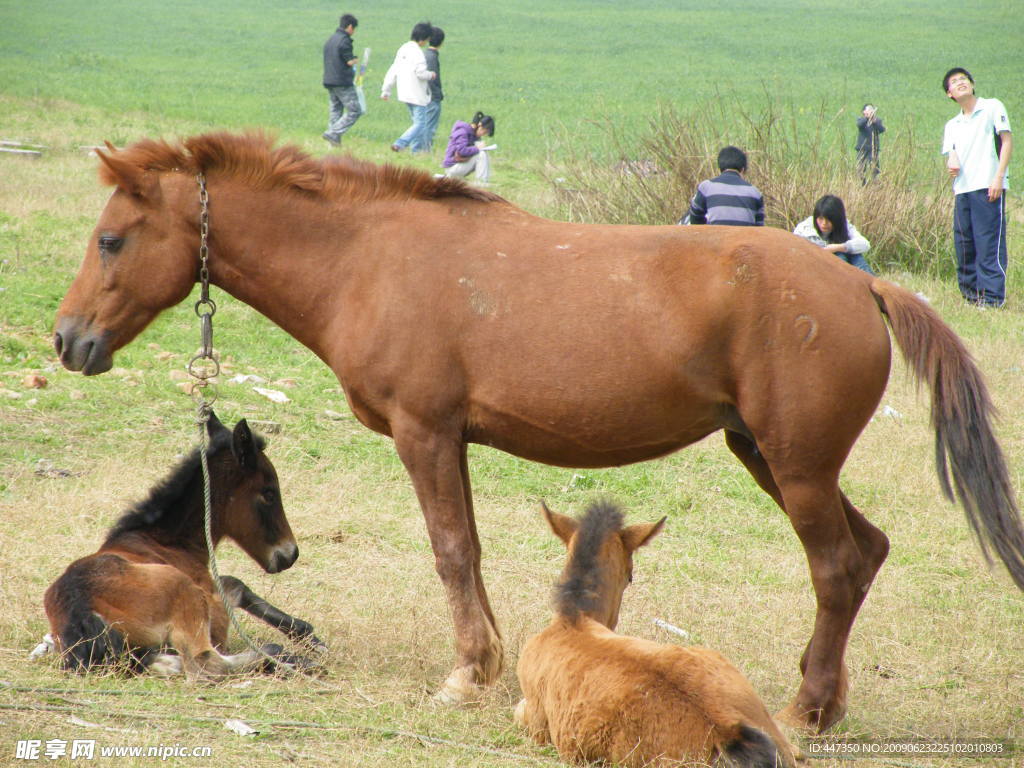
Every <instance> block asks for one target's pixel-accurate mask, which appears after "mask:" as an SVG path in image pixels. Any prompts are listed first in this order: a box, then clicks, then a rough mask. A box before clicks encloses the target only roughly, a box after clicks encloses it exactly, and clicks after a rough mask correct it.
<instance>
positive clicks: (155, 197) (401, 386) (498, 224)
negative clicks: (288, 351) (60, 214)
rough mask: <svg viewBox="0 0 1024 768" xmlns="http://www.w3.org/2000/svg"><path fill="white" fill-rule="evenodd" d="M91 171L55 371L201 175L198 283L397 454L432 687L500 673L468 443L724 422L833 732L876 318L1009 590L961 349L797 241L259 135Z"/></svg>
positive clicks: (814, 711) (167, 254)
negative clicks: (773, 527) (438, 670)
mask: <svg viewBox="0 0 1024 768" xmlns="http://www.w3.org/2000/svg"><path fill="white" fill-rule="evenodd" d="M101 159H102V165H101V167H100V170H101V178H102V179H103V180H104V181H105V182H106V183H108V184H112V185H114V186H115V187H116V188H115V190H114V193H113V195H112V196H111V197H110V199H109V201H108V202H107V204H106V208H105V209H104V211H103V213H102V215H101V217H100V219H99V222H98V224H97V226H96V229H95V232H94V235H93V236H92V238H91V239H90V241H89V243H88V246H87V249H86V252H85V260H84V262H83V264H82V267H81V269H80V271H79V274H78V276H77V277H76V279H75V282H74V284H73V285H72V286H71V288H70V289H69V291H68V293H67V295H66V296H65V298H64V301H63V302H62V304H61V306H60V309H59V311H58V315H57V321H56V334H55V345H56V349H57V353H58V354H59V355H60V359H61V362H62V363H63V364H64V365H65V366H66V367H67V368H69V369H71V370H76V371H83V372H84V373H86V374H97V373H102V372H103V371H106V370H108V369H109V368H110V367H111V365H112V356H113V353H114V351H115V350H117V349H118V348H120V347H122V346H124V345H125V344H127V343H128V342H130V341H131V340H132V339H133V338H134V337H135V336H136V335H137V334H138V333H139V332H140V331H141V330H142V329H143V328H144V327H146V325H147V324H148V323H149V322H150V321H152V320H153V318H154V317H155V316H156V315H157V313H159V312H160V311H161V310H162V309H164V308H166V307H169V306H171V305H173V304H175V303H177V302H180V301H182V300H183V299H184V298H185V297H186V296H188V294H189V292H190V291H191V289H192V287H193V286H194V284H195V282H196V280H197V274H198V268H197V265H198V261H199V259H198V248H199V240H200V229H199V220H200V214H201V206H200V192H199V186H198V184H197V174H199V173H202V174H204V177H205V179H206V182H207V184H208V190H209V200H210V203H209V211H210V235H209V244H210V262H209V270H210V276H211V280H212V281H213V283H214V284H216V285H218V286H220V287H221V288H223V289H224V290H225V291H227V292H228V293H230V294H232V295H233V296H235V297H236V298H238V299H240V300H241V301H244V302H246V303H247V304H249V305H251V306H253V307H255V308H256V309H257V310H259V311H260V312H262V313H263V314H264V315H266V316H267V317H269V318H270V319H271V320H273V321H274V322H275V323H277V324H278V325H279V326H281V327H282V328H283V329H284V330H286V331H287V332H288V333H290V334H291V335H292V336H294V337H295V338H296V339H298V340H299V341H300V342H302V343H303V344H305V345H306V346H307V347H309V348H310V349H311V350H313V351H314V352H315V353H316V354H317V355H318V356H319V357H320V358H321V359H322V360H323V361H324V362H325V363H327V365H329V366H330V367H331V369H332V370H333V371H334V373H335V374H336V375H337V377H338V379H339V381H340V382H341V384H342V387H343V389H344V391H345V395H346V397H347V399H348V402H349V405H350V406H351V408H352V411H353V413H354V414H355V415H356V417H357V418H358V419H359V420H360V421H361V422H362V423H363V424H365V425H366V426H368V427H370V428H371V429H374V430H376V431H378V432H381V433H383V434H385V435H389V436H391V437H392V439H393V440H394V442H395V447H396V449H397V451H398V455H399V457H400V458H401V460H402V462H403V463H404V464H405V467H406V469H407V470H408V473H409V476H410V478H411V479H412V482H413V485H414V487H415V489H416V494H417V496H418V498H419V502H420V506H421V507H422V509H423V514H424V517H425V519H426V525H427V530H428V533H429V536H430V542H431V546H432V547H433V550H434V555H435V559H436V568H437V572H438V574H439V575H440V577H441V580H442V582H443V583H444V586H445V589H446V591H447V597H448V603H449V607H450V609H451V613H452V618H453V622H454V625H455V645H456V653H457V661H456V666H455V669H454V670H453V671H452V673H451V674H450V675H449V677H448V679H447V680H446V681H445V684H444V687H443V688H442V691H441V696H442V697H447V698H451V699H455V700H458V699H461V698H463V697H466V696H469V695H472V694H473V693H474V691H475V690H476V687H477V686H478V685H480V684H487V683H490V682H492V681H493V680H494V679H495V677H496V676H497V675H498V673H499V670H500V669H501V665H502V645H501V639H500V636H499V634H498V629H497V625H496V623H495V620H494V615H493V613H492V612H491V607H490V605H489V604H488V600H487V594H486V592H485V590H484V582H483V578H482V575H481V570H480V541H479V538H478V536H477V530H476V523H475V521H474V516H473V500H472V494H471V491H470V480H469V467H468V463H467V459H466V446H467V444H468V443H482V444H485V445H490V446H493V447H495V448H498V449H500V450H503V451H507V452H509V453H513V454H515V455H517V456H521V457H524V458H527V459H532V460H534V461H540V462H544V463H547V464H555V465H561V466H568V467H608V466H616V465H621V464H627V463H630V462H636V461H643V460H645V459H652V458H656V457H658V456H663V455H665V454H667V453H671V452H672V451H675V450H677V449H678V448H681V447H683V446H686V445H689V444H690V443H693V442H696V441H697V440H700V439H701V438H703V437H706V436H707V435H709V434H711V433H712V432H715V431H718V430H724V431H725V439H726V443H727V444H728V446H729V448H730V449H731V450H732V451H733V453H734V454H736V456H737V457H738V458H739V459H740V461H741V462H742V463H743V464H744V466H745V467H746V468H747V470H748V471H749V472H750V473H751V474H752V475H753V477H754V479H755V480H756V481H757V483H758V484H759V485H760V486H761V487H762V488H763V489H764V490H765V491H766V492H767V493H768V494H770V495H771V497H772V498H773V499H774V500H775V502H776V503H777V504H778V505H779V506H780V507H781V508H782V509H783V510H784V511H785V513H786V514H787V515H788V517H789V519H790V521H791V522H792V525H793V527H794V529H795V530H796V533H797V536H799V538H800V541H801V543H802V544H803V546H804V549H805V551H806V553H807V559H808V563H809V566H810V571H811V580H812V583H813V585H814V590H815V594H816V596H817V618H816V620H815V624H814V633H813V635H812V637H811V640H810V642H809V643H808V644H807V648H806V650H805V651H804V653H803V656H802V658H801V661H800V670H801V672H802V675H803V680H802V682H801V685H800V688H799V690H798V691H797V693H796V697H795V698H794V700H793V701H792V702H791V704H789V706H788V707H787V709H786V710H785V712H784V717H785V719H787V720H788V721H790V722H794V723H799V724H802V725H804V726H809V727H815V728H825V727H827V726H829V725H831V724H832V723H834V722H836V721H837V720H839V719H840V718H841V717H842V716H843V713H844V711H845V708H846V686H847V683H846V672H845V665H844V663H843V655H844V653H845V649H846V643H847V638H848V637H849V633H850V627H851V625H852V624H853V621H854V618H855V616H856V614H857V611H858V609H859V608H860V605H861V602H862V601H863V599H864V596H865V594H866V593H867V591H868V588H869V586H870V585H871V582H872V580H873V579H874V577H875V574H876V572H877V571H878V569H879V567H880V566H881V564H882V561H883V560H885V557H886V554H887V552H888V539H887V538H886V536H885V535H884V534H883V533H882V532H881V531H879V530H878V529H877V528H876V527H875V526H873V525H872V524H871V523H869V522H868V521H867V519H866V518H865V517H864V516H863V515H862V514H861V513H860V512H859V511H858V510H857V509H856V508H855V507H854V506H853V504H851V503H850V501H849V500H848V499H847V498H846V496H845V495H843V493H842V492H841V491H840V489H839V484H838V481H839V472H840V469H841V468H842V466H843V462H844V461H845V460H846V457H847V454H848V453H849V451H850V448H851V446H852V445H853V443H854V441H855V440H856V438H857V436H858V435H859V434H860V432H861V430H862V429H863V428H864V426H865V425H866V424H867V423H868V420H869V419H870V418H871V415H872V413H873V412H874V410H875V408H876V406H877V405H878V402H879V400H880V399H881V396H882V392H883V391H884V389H885V385H886V381H887V379H888V376H889V366H890V343H889V334H888V332H887V330H886V323H885V318H886V317H888V319H889V323H890V325H891V327H892V331H893V335H894V336H895V338H896V341H897V343H898V344H899V346H900V348H901V349H902V350H903V352H904V355H905V356H906V357H907V359H908V360H909V361H910V365H911V369H912V370H913V371H914V373H915V374H916V375H917V377H918V378H919V380H921V381H923V382H926V383H927V385H928V386H929V388H930V389H931V393H932V419H933V422H934V425H935V430H936V449H937V450H936V453H937V462H936V463H937V468H938V471H939V475H940V478H941V479H942V485H943V488H944V489H945V491H946V492H947V494H948V495H950V496H952V494H953V488H955V490H956V494H957V496H958V497H959V499H960V501H961V502H962V504H963V506H964V509H965V510H966V513H967V517H968V519H969V521H970V523H971V526H972V527H973V529H974V530H975V531H976V532H977V533H978V535H979V537H980V540H981V542H982V545H983V547H984V548H985V549H986V551H988V549H989V548H994V549H995V550H996V552H997V553H998V555H999V557H1000V558H1001V559H1002V560H1003V561H1004V562H1005V563H1006V565H1007V566H1008V568H1009V570H1010V573H1011V574H1012V576H1013V578H1014V580H1015V581H1016V582H1017V583H1018V585H1021V586H1024V533H1022V528H1021V523H1020V516H1019V513H1018V511H1017V506H1016V501H1015V499H1014V494H1013V490H1012V488H1011V486H1010V482H1009V479H1008V474H1007V470H1006V466H1005V463H1004V460H1003V456H1002V453H1001V450H1000V448H999V446H998V444H997V443H996V440H995V438H994V436H993V433H992V429H991V423H990V421H991V405H990V402H989V396H988V394H987V391H986V387H985V385H984V382H983V380H982V377H981V374H980V372H979V371H978V369H977V367H976V366H975V364H974V363H973V361H972V360H971V358H970V355H969V354H968V353H967V351H966V350H965V349H964V346H963V344H962V343H961V342H960V340H959V339H958V338H957V336H956V335H955V334H954V333H953V332H952V331H951V330H950V329H949V327H948V326H946V325H945V324H944V323H943V322H942V321H941V320H940V318H939V317H938V315H937V314H936V313H935V312H934V311H933V310H932V309H931V308H930V307H928V306H927V305H926V304H925V303H923V302H921V301H920V300H919V299H917V298H916V297H915V296H914V295H913V294H911V293H910V292H908V291H906V290H904V289H902V288H900V287H898V286H896V285H893V284H892V283H889V282H886V281H885V280H881V279H877V278H873V277H872V276H870V275H868V274H867V273H865V272H862V271H860V270H858V269H855V268H852V267H849V266H848V265H846V264H843V263H842V262H841V261H840V260H839V259H836V258H834V257H832V256H831V255H830V254H827V253H824V252H822V250H821V249H820V248H816V247H814V246H813V245H811V244H810V243H808V242H807V241H805V240H802V239H801V238H798V237H794V236H792V235H790V234H789V233H786V232H782V231H779V230H774V229H768V228H761V227H750V228H743V227H673V226H666V227H644V226H599V225H591V226H585V225H580V224H564V223H558V222H553V221H547V220H544V219H540V218H537V217H535V216H531V215H530V214H528V213H526V212H525V211H523V210H521V209H519V208H516V207H515V206H513V205H511V204H509V203H507V202H505V201H504V200H502V199H500V198H498V197H496V196H495V195H493V194H490V193H488V192H485V191H478V190H474V189H471V188H469V187H467V186H465V185H464V184H463V183H462V182H460V181H458V180H453V179H440V180H435V179H432V178H430V177H429V176H428V175H427V174H425V173H421V172H418V171H415V170H411V169H398V168H395V167H393V166H375V165H371V164H368V163H363V162H360V161H357V160H355V159H352V158H343V157H342V158H331V159H327V160H316V159H313V158H310V157H308V156H306V155H305V154H303V153H302V152H301V151H299V150H298V149H297V148H295V147H287V146H286V147H281V148H276V149H275V148H274V147H273V146H272V144H271V142H269V141H268V140H267V139H265V138H263V137H259V136H243V137H239V136H233V135H228V134H212V135H204V136H198V137H194V138H191V139H188V140H186V141H185V142H184V144H183V145H181V146H172V145H168V144H166V143H164V142H157V141H151V140H145V141H141V142H139V143H137V144H135V145H133V146H131V147H128V148H127V149H124V150H122V151H113V150H111V151H110V152H108V153H105V154H102V155H101ZM947 465H948V468H947ZM949 474H952V484H951V483H950V480H949Z"/></svg>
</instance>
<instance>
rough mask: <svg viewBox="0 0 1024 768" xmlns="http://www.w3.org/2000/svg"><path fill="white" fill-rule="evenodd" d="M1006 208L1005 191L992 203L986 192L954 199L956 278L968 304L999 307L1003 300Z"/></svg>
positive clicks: (957, 196) (1004, 291) (979, 190)
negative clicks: (973, 302)
mask: <svg viewBox="0 0 1024 768" xmlns="http://www.w3.org/2000/svg"><path fill="white" fill-rule="evenodd" d="M1005 204H1006V192H1005V191H1004V192H1003V194H1002V195H1000V196H999V199H998V200H996V201H995V202H989V199H988V190H987V189H976V190H974V191H972V192H964V193H963V194H960V195H956V197H955V198H954V206H953V244H954V246H955V247H956V261H957V269H956V276H957V281H958V282H959V283H960V293H962V294H963V296H964V298H965V299H967V300H968V301H975V302H979V303H983V304H988V305H995V306H1001V305H1002V303H1003V301H1004V300H1005V299H1006V263H1007V256H1006V208H1005Z"/></svg>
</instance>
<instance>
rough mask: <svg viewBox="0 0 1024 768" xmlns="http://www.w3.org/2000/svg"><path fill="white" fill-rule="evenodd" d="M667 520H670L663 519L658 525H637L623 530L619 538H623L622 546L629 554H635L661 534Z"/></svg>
mask: <svg viewBox="0 0 1024 768" xmlns="http://www.w3.org/2000/svg"><path fill="white" fill-rule="evenodd" d="M666 519H668V518H667V517H663V518H661V520H659V521H658V522H656V523H637V524H636V525H631V526H629V527H628V528H623V529H622V533H620V534H619V536H621V537H622V545H623V546H624V547H625V548H626V549H627V550H628V551H629V552H635V551H636V550H638V549H640V547H642V546H643V545H644V544H646V543H647V542H649V541H650V540H651V539H653V538H654V537H655V536H657V535H658V534H659V533H661V529H662V528H663V527H664V526H665V520H666Z"/></svg>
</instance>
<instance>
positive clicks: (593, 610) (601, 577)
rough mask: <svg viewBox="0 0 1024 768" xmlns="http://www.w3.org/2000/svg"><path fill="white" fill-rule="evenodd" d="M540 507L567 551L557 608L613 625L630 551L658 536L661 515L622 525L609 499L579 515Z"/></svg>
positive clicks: (630, 574)
mask: <svg viewBox="0 0 1024 768" xmlns="http://www.w3.org/2000/svg"><path fill="white" fill-rule="evenodd" d="M541 509H542V511H543V513H544V518H545V519H546V520H547V521H548V525H550V526H551V530H552V531H554V532H555V535H556V536H558V538H560V539H561V540H562V541H563V542H564V543H565V546H566V549H568V550H569V559H568V561H567V562H566V564H565V569H564V570H563V571H562V578H561V580H560V581H559V584H558V590H557V603H558V611H559V613H560V614H561V615H563V616H565V617H567V618H572V617H574V616H577V615H579V614H581V613H582V614H586V615H587V616H589V617H590V618H592V619H594V620H595V621H599V622H600V623H602V624H604V625H605V626H606V627H608V628H609V629H615V625H616V624H617V623H618V621H619V606H620V605H621V604H622V593H623V592H624V591H625V590H626V587H627V586H629V583H630V582H631V581H632V580H633V553H634V552H635V551H636V550H637V549H639V548H640V547H642V546H643V545H644V544H646V543H647V542H648V541H650V540H651V539H653V538H654V537H655V536H657V535H658V533H659V532H660V531H661V529H662V526H664V524H665V518H664V517H663V518H661V520H659V521H658V522H656V523H638V524H637V525H631V526H629V527H628V528H623V527H622V513H621V512H620V511H619V510H618V509H617V508H616V507H614V506H613V505H611V504H605V503H597V504H592V505H591V506H590V507H589V508H588V509H587V511H586V512H585V513H584V515H583V517H582V518H580V519H579V520H575V519H573V518H571V517H566V516H565V515H560V514H558V513H557V512H552V511H551V510H550V509H548V508H547V505H545V504H543V503H542V504H541Z"/></svg>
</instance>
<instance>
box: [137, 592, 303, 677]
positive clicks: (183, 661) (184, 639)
mask: <svg viewBox="0 0 1024 768" xmlns="http://www.w3.org/2000/svg"><path fill="white" fill-rule="evenodd" d="M183 578H184V577H183ZM239 583H241V582H239ZM214 597H216V596H213V595H210V594H208V593H207V592H205V591H204V590H203V589H200V588H199V587H198V586H196V585H195V584H194V583H192V582H191V581H189V582H188V583H187V584H183V585H182V586H181V588H180V589H178V590H177V591H176V593H175V594H174V595H173V596H172V609H171V615H170V632H169V638H168V639H169V641H170V645H171V647H172V648H174V649H175V650H176V651H178V653H180V654H181V657H180V660H179V661H178V662H175V661H173V659H174V657H166V654H165V655H163V656H160V657H157V658H156V659H154V661H153V662H152V663H150V664H149V670H150V671H151V672H155V673H157V674H174V673H175V672H176V671H177V672H181V671H183V672H184V673H185V675H186V676H188V677H189V678H190V679H200V680H215V679H218V678H221V677H225V676H226V675H230V674H234V673H240V672H254V671H263V670H266V669H268V668H269V669H276V668H278V667H280V668H282V669H285V670H291V669H292V665H291V664H288V663H287V662H286V661H271V660H268V659H267V656H274V655H276V653H277V652H278V651H279V650H280V649H279V648H278V647H275V646H269V645H268V646H264V647H263V649H261V651H255V650H252V649H249V650H246V651H243V652H241V653H236V654H232V655H225V654H222V653H221V652H220V651H218V650H217V648H216V647H214V643H213V640H212V639H211V626H210V614H211V609H210V606H211V602H212V600H213V599H214ZM216 600H217V602H218V603H219V601H220V598H219V597H216ZM222 610H223V609H222Z"/></svg>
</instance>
